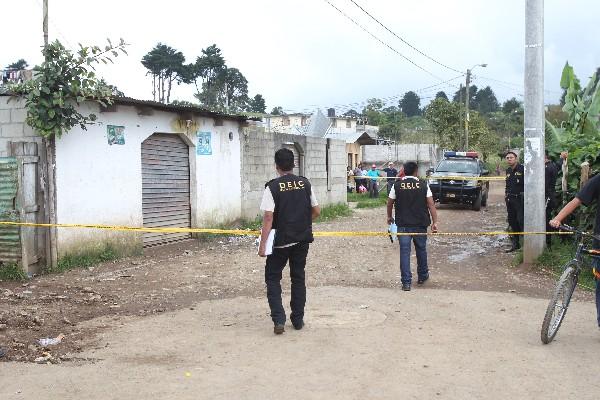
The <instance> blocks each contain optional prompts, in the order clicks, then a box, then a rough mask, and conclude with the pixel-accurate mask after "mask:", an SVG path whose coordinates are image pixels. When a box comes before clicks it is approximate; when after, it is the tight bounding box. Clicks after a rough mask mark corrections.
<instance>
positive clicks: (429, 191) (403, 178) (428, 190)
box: [388, 176, 433, 200]
mask: <svg viewBox="0 0 600 400" xmlns="http://www.w3.org/2000/svg"><path fill="white" fill-rule="evenodd" d="M407 179H414V180H417V181H418V180H419V178H417V177H416V176H403V177H402V178H400V180H403V181H405V180H407ZM426 185H427V197H433V194H432V193H431V189H430V188H429V185H428V184H427V183H426ZM388 197H389V198H390V199H392V200H396V191H395V190H393V189H392V190H390V194H389V196H388Z"/></svg>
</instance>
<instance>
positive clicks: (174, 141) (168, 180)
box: [142, 133, 191, 247]
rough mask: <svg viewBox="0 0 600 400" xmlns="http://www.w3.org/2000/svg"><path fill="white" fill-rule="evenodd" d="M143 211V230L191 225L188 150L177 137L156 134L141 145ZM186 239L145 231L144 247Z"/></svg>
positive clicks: (183, 236)
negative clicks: (146, 228) (144, 228)
mask: <svg viewBox="0 0 600 400" xmlns="http://www.w3.org/2000/svg"><path fill="white" fill-rule="evenodd" d="M142 210H143V215H144V226H145V227H184V228H189V227H190V226H191V221H190V160H189V151H188V146H187V144H185V142H184V141H183V140H182V139H181V138H180V137H179V136H177V135H168V134H164V133H155V134H154V135H152V136H150V137H149V138H148V139H146V140H145V141H144V142H143V143H142ZM189 237H190V234H189V233H148V232H147V233H144V247H148V246H155V245H159V244H164V243H170V242H175V241H178V240H182V239H187V238H189Z"/></svg>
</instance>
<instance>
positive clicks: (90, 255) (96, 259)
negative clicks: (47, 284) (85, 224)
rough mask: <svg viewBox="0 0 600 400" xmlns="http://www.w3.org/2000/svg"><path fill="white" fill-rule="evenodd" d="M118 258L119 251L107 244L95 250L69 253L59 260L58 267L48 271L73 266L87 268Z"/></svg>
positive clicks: (62, 269) (67, 268) (65, 269)
mask: <svg viewBox="0 0 600 400" xmlns="http://www.w3.org/2000/svg"><path fill="white" fill-rule="evenodd" d="M117 258H119V254H118V253H117V251H115V249H114V247H112V246H111V245H108V244H107V245H105V246H104V247H103V248H101V249H98V250H95V251H89V252H86V253H81V254H67V255H66V256H64V257H62V258H61V259H60V260H58V265H57V266H56V268H53V269H51V270H49V271H48V272H64V271H68V270H70V269H73V268H87V267H91V266H92V265H95V264H98V263H101V262H106V261H112V260H116V259H117Z"/></svg>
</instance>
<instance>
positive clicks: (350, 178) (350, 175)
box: [346, 165, 354, 193]
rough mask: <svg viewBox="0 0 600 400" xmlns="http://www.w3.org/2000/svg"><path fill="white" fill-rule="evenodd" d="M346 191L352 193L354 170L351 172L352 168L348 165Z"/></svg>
mask: <svg viewBox="0 0 600 400" xmlns="http://www.w3.org/2000/svg"><path fill="white" fill-rule="evenodd" d="M346 175H347V179H346V192H348V193H352V181H353V180H354V172H352V168H350V166H349V165H348V166H347V167H346Z"/></svg>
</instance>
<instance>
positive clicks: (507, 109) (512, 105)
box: [502, 97, 522, 115]
mask: <svg viewBox="0 0 600 400" xmlns="http://www.w3.org/2000/svg"><path fill="white" fill-rule="evenodd" d="M518 110H521V111H522V105H521V102H520V101H519V100H517V99H515V98H514V97H513V98H511V99H508V100H506V101H505V102H504V103H503V104H502V112H503V113H504V114H507V115H508V114H510V113H512V112H514V111H518Z"/></svg>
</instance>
